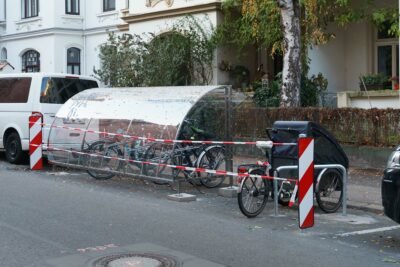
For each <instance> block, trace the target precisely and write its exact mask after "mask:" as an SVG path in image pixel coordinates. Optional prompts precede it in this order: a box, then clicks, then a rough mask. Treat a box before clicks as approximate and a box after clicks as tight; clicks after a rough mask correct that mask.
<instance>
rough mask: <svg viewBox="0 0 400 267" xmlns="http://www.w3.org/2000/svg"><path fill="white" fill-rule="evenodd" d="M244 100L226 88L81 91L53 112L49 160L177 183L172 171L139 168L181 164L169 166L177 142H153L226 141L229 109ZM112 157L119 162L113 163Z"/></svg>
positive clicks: (228, 132)
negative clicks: (151, 165) (147, 164)
mask: <svg viewBox="0 0 400 267" xmlns="http://www.w3.org/2000/svg"><path fill="white" fill-rule="evenodd" d="M244 99H245V96H244V95H243V94H242V93H238V92H235V91H232V90H231V88H230V87H227V86H185V87H138V88H97V89H90V90H85V91H83V92H81V93H79V94H77V95H75V96H73V97H72V98H71V99H70V100H68V101H67V102H66V103H65V104H64V105H63V106H62V107H61V108H60V110H59V111H58V112H57V114H56V118H55V120H54V123H53V125H52V127H51V129H50V134H49V147H50V149H49V153H48V154H49V159H50V160H51V161H52V162H53V163H55V164H59V165H67V166H71V165H72V167H78V168H85V169H102V168H103V167H105V166H104V164H107V166H106V167H107V169H108V170H109V171H111V172H115V173H120V172H123V173H124V174H127V173H129V174H132V175H143V176H151V177H153V178H154V177H158V178H161V179H175V178H176V176H177V175H176V173H175V174H174V173H173V172H171V170H169V171H165V170H164V168H163V170H162V172H161V171H159V170H158V171H156V170H155V169H154V168H150V167H149V166H145V165H144V164H141V162H143V161H146V162H152V163H157V162H158V163H161V164H166V163H169V164H173V165H177V164H182V162H181V163H179V162H171V160H173V159H172V157H171V156H170V155H174V151H176V149H177V148H176V147H177V146H176V144H174V143H172V142H169V143H168V142H165V143H163V142H155V141H154V140H152V139H153V138H160V139H165V140H176V139H177V140H229V138H230V136H229V134H230V131H229V127H230V125H232V124H231V122H230V120H231V116H230V115H231V111H232V108H233V107H234V106H237V104H238V103H241V102H243V100H244ZM226 138H228V139H226ZM95 146H97V147H95ZM110 147H111V148H112V149H109V148H110ZM52 148H54V149H52ZM107 149H108V152H107V153H110V154H109V155H108V154H107V153H106V152H104V151H105V150H107ZM190 149H197V148H196V147H194V146H192V147H189V146H187V145H185V147H184V150H185V151H186V150H190ZM201 149H202V148H201ZM200 152H201V151H200ZM112 153H113V154H112ZM185 153H186V152H185ZM106 154H107V155H106ZM198 154H199V155H200V153H198ZM175 155H176V153H175ZM199 155H197V156H199ZM111 158H119V160H116V161H115V160H114V161H115V162H114V163H113V164H111V163H109V162H111V161H113V160H111ZM100 159H102V160H100ZM161 160H163V162H161ZM174 160H176V159H174ZM107 162H108V163H107ZM110 164H111V165H112V166H110ZM196 164H197V163H196ZM122 165H123V166H122ZM128 165H129V166H128ZM154 166H155V165H154ZM224 166H225V165H221V166H219V167H220V168H225V167H224ZM157 168H158V167H157ZM122 169H123V171H122Z"/></svg>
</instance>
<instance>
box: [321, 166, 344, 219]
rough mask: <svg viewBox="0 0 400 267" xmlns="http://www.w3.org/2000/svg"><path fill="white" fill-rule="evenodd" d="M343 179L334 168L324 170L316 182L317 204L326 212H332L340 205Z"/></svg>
mask: <svg viewBox="0 0 400 267" xmlns="http://www.w3.org/2000/svg"><path fill="white" fill-rule="evenodd" d="M342 198H343V179H342V175H341V174H340V172H339V171H338V170H336V169H328V170H326V171H325V172H324V173H323V175H322V177H321V179H320V180H319V182H318V191H317V192H316V199H317V203H318V206H319V207H320V208H321V210H323V211H324V212H326V213H333V212H335V211H337V210H338V209H339V207H340V206H341V205H342Z"/></svg>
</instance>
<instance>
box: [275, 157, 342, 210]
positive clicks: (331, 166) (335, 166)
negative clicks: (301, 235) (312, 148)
mask: <svg viewBox="0 0 400 267" xmlns="http://www.w3.org/2000/svg"><path fill="white" fill-rule="evenodd" d="M297 169H298V166H297V165H290V166H289V165H288V166H280V167H278V168H276V170H275V171H274V176H275V177H278V175H279V172H280V171H283V170H297ZM314 169H318V170H320V169H339V170H340V172H341V173H342V175H343V198H342V215H343V216H347V180H348V177H347V170H346V168H345V167H344V166H343V165H340V164H318V165H314ZM273 184H274V210H275V212H274V216H278V197H277V196H278V181H277V180H276V179H274V182H273Z"/></svg>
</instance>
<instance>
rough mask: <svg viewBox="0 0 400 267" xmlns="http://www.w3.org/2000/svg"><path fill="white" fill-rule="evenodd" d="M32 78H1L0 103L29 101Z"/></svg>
mask: <svg viewBox="0 0 400 267" xmlns="http://www.w3.org/2000/svg"><path fill="white" fill-rule="evenodd" d="M31 80H32V78H4V79H0V103H27V102H28V96H29V88H30V87H31Z"/></svg>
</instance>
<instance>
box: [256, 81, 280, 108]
mask: <svg viewBox="0 0 400 267" xmlns="http://www.w3.org/2000/svg"><path fill="white" fill-rule="evenodd" d="M281 82H282V80H281V79H280V78H279V77H277V79H275V80H273V81H269V82H268V83H265V82H264V83H263V82H262V81H257V82H255V83H254V84H253V88H254V90H255V91H254V96H253V100H254V102H256V104H257V105H258V106H260V107H278V106H279V102H280V97H279V92H280V88H281Z"/></svg>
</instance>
